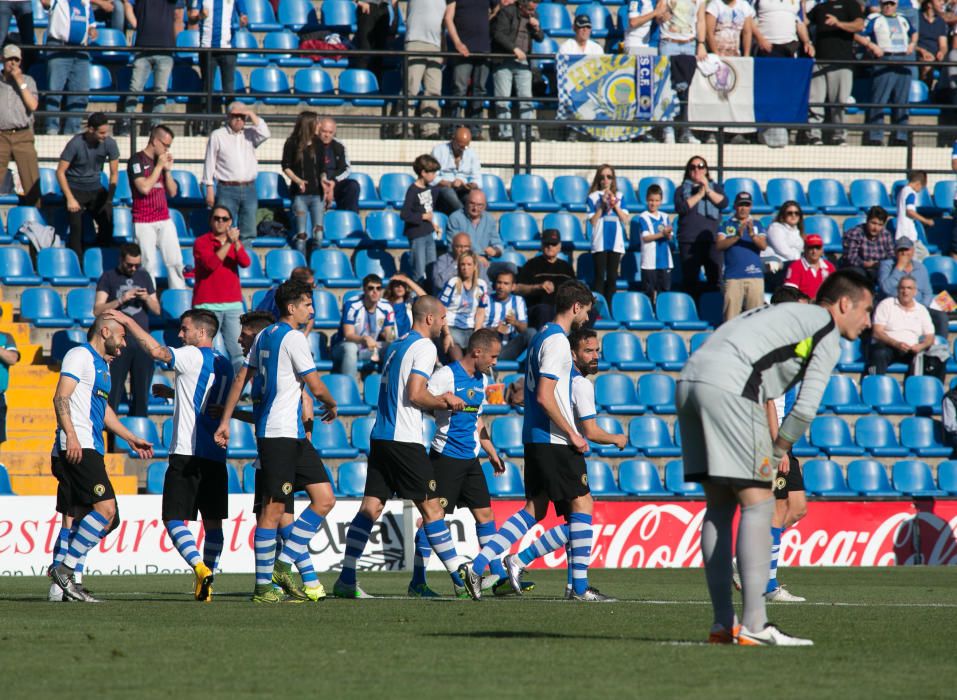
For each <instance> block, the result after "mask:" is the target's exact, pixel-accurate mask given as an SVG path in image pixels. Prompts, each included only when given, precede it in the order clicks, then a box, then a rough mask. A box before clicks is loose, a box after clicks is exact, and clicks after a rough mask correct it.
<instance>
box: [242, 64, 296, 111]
mask: <svg viewBox="0 0 957 700" xmlns="http://www.w3.org/2000/svg"><path fill="white" fill-rule="evenodd" d="M249 94H250V95H256V96H257V97H258V98H259V101H260V102H262V103H264V104H267V105H297V104H299V98H298V97H294V96H293V95H292V94H291V92H290V89H289V78H287V77H286V74H285V73H284V72H283V71H282V69H281V68H278V67H276V66H266V67H264V68H255V69H253V72H252V73H251V74H250V76H249Z"/></svg>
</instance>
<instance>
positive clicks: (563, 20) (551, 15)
mask: <svg viewBox="0 0 957 700" xmlns="http://www.w3.org/2000/svg"><path fill="white" fill-rule="evenodd" d="M536 14H537V15H538V21H539V22H540V23H541V26H542V31H544V32H545V34H547V35H548V36H550V37H553V38H560V37H571V36H575V30H574V29H572V20H571V17H569V16H568V11H567V10H566V9H565V7H564V5H559V4H558V3H551V2H543V3H542V4H540V5H539V6H538V10H537V12H536Z"/></svg>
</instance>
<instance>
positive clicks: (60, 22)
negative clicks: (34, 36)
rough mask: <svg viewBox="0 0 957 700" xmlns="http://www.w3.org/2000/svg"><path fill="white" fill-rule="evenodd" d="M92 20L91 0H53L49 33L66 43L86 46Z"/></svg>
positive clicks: (52, 37)
mask: <svg viewBox="0 0 957 700" xmlns="http://www.w3.org/2000/svg"><path fill="white" fill-rule="evenodd" d="M92 20H93V13H92V11H91V10H90V0H53V4H52V5H51V6H50V26H49V28H48V29H47V34H48V35H49V37H50V38H51V39H56V40H57V41H62V42H63V43H64V44H73V45H75V46H85V45H86V44H87V40H88V39H89V34H88V32H89V28H90V22H92Z"/></svg>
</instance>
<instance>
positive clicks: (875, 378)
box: [861, 374, 914, 415]
mask: <svg viewBox="0 0 957 700" xmlns="http://www.w3.org/2000/svg"><path fill="white" fill-rule="evenodd" d="M861 398H862V400H863V401H864V403H866V404H867V405H869V406H870V407H871V408H872V409H873V410H874V411H876V412H877V413H880V414H882V415H888V414H898V415H907V414H911V413H914V407H913V406H911V405H910V404H909V403H907V402H906V401H904V397H903V395H902V394H901V386H900V384H898V383H897V380H896V379H894V378H893V377H889V376H888V375H886V374H871V375H868V376H866V377H864V379H863V380H862V381H861Z"/></svg>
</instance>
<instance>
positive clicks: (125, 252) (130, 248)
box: [120, 243, 143, 261]
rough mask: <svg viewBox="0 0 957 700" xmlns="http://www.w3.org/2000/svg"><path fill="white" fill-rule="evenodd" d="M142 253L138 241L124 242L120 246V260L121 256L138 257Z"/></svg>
mask: <svg viewBox="0 0 957 700" xmlns="http://www.w3.org/2000/svg"><path fill="white" fill-rule="evenodd" d="M142 254H143V251H142V250H140V246H139V243H124V244H123V245H121V246H120V260H121V261H122V260H123V258H138V257H140V256H141V255H142Z"/></svg>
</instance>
